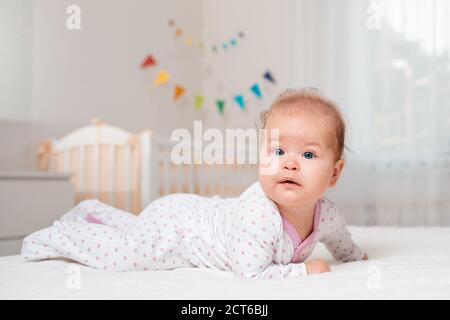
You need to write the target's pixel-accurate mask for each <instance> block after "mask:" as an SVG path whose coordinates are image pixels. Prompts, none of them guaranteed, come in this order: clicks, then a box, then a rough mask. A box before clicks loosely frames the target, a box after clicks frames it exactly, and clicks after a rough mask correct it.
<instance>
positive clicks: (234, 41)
mask: <svg viewBox="0 0 450 320" xmlns="http://www.w3.org/2000/svg"><path fill="white" fill-rule="evenodd" d="M230 44H231V45H232V46H233V47H236V45H237V42H236V39H234V38H233V39H231V40H230Z"/></svg>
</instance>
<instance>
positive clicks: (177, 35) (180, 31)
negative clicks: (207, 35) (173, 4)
mask: <svg viewBox="0 0 450 320" xmlns="http://www.w3.org/2000/svg"><path fill="white" fill-rule="evenodd" d="M182 33H183V30H181V29H177V30H176V31H175V36H176V37H179V36H181V34H182Z"/></svg>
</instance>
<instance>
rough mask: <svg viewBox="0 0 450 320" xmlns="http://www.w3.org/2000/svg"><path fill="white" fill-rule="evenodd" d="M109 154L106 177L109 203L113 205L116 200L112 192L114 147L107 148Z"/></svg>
mask: <svg viewBox="0 0 450 320" xmlns="http://www.w3.org/2000/svg"><path fill="white" fill-rule="evenodd" d="M108 150H109V152H108V154H109V155H108V175H109V190H108V193H109V201H110V203H115V201H116V199H115V192H114V188H115V185H114V182H115V179H116V170H114V169H115V167H116V162H115V161H116V148H115V146H114V145H111V146H110V147H109V148H108Z"/></svg>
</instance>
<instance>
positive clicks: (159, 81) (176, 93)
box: [141, 54, 276, 114]
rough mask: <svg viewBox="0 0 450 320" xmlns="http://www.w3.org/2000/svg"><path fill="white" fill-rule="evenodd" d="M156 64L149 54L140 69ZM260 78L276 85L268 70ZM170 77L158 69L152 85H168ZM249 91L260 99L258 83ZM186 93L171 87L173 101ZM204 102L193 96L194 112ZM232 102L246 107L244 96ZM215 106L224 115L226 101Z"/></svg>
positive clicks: (179, 87)
mask: <svg viewBox="0 0 450 320" xmlns="http://www.w3.org/2000/svg"><path fill="white" fill-rule="evenodd" d="M156 65H157V62H156V59H155V58H154V56H153V55H151V54H149V55H148V56H147V57H146V58H145V59H144V60H143V62H142V63H141V69H146V68H153V67H156ZM262 78H263V79H264V80H266V81H268V82H270V83H272V84H276V81H275V78H274V76H273V74H272V72H271V71H270V70H267V71H265V72H264V73H263V75H262ZM170 79H171V76H170V74H169V72H168V71H167V70H166V69H159V70H158V71H157V72H156V75H155V78H154V81H153V82H154V85H155V86H157V87H160V86H162V85H165V84H168V83H170ZM249 91H250V92H252V93H253V94H254V95H255V96H256V97H257V98H259V99H262V98H263V94H262V92H261V87H260V85H259V84H258V83H253V84H252V85H251V86H250V87H249ZM185 93H186V88H185V87H184V86H183V85H180V84H177V83H176V84H174V87H173V100H174V101H177V100H179V99H180V98H181V97H182V96H183V95H185ZM204 102H205V96H204V95H202V94H196V95H195V96H194V107H195V110H199V109H200V108H201V107H202V106H203V104H204ZM233 102H234V103H235V104H236V105H237V106H238V107H239V108H241V109H242V110H244V109H245V107H246V102H245V97H244V94H242V93H240V94H236V95H234V96H233ZM215 105H216V107H217V110H218V112H219V113H220V114H223V113H224V110H225V106H226V100H224V99H215Z"/></svg>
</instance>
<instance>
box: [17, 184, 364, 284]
mask: <svg viewBox="0 0 450 320" xmlns="http://www.w3.org/2000/svg"><path fill="white" fill-rule="evenodd" d="M319 241H321V242H323V243H324V244H325V246H326V247H327V248H328V250H329V251H330V252H331V254H332V255H333V257H334V258H335V259H337V260H340V261H343V262H346V261H354V260H360V259H362V258H363V256H364V253H363V252H362V251H361V250H360V249H359V248H358V247H357V246H356V245H355V244H354V243H353V241H352V239H351V234H350V232H349V231H348V230H347V228H346V226H345V223H344V220H343V218H342V217H341V216H340V215H339V213H338V212H337V211H336V208H335V207H334V205H333V204H332V203H331V202H330V201H328V200H327V199H324V198H322V199H321V200H319V201H318V202H317V203H316V209H315V215H314V229H313V232H312V233H311V234H310V235H309V236H308V238H307V239H304V240H302V239H300V236H299V235H298V233H297V231H296V229H295V227H294V226H293V225H292V224H290V222H289V221H287V220H286V219H284V218H283V217H282V216H281V215H280V213H279V211H278V209H277V206H276V204H275V203H274V202H273V201H272V200H270V199H269V198H268V197H267V196H266V195H265V194H264V192H263V190H262V188H261V186H260V184H259V182H256V183H254V184H253V185H251V186H250V187H249V188H248V189H247V190H246V191H245V192H244V193H242V195H241V196H239V197H237V198H228V199H222V198H218V197H217V196H216V197H212V198H207V197H201V196H198V195H194V194H172V195H168V196H165V197H162V198H159V199H157V200H155V201H153V202H151V203H150V204H149V205H148V206H147V207H146V208H145V209H144V210H143V211H142V213H141V214H140V215H139V216H135V215H132V214H130V213H127V212H125V211H122V210H119V209H116V208H114V207H111V206H109V205H106V204H103V203H101V202H99V201H97V200H85V201H83V202H81V203H79V204H78V205H77V206H76V207H74V208H73V209H72V210H70V211H69V212H68V213H66V214H65V215H63V216H62V217H61V218H60V219H59V220H58V221H55V222H54V223H53V226H51V227H49V228H46V229H42V230H40V231H37V232H35V233H33V234H31V235H29V236H28V237H26V238H25V239H24V242H23V247H22V255H23V257H24V258H25V260H28V261H37V260H44V259H52V258H61V257H63V258H68V259H71V260H74V261H77V262H80V263H82V264H85V265H88V266H91V267H94V268H98V269H103V270H108V271H137V270H170V269H175V268H182V267H203V268H213V269H219V270H228V271H233V272H234V274H235V275H236V276H237V277H245V278H272V279H280V278H288V277H297V276H303V275H306V274H307V271H306V266H305V264H304V263H303V261H305V260H306V259H307V258H308V256H309V255H310V254H311V252H312V251H313V249H314V247H315V246H316V244H317V242H319Z"/></svg>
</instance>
